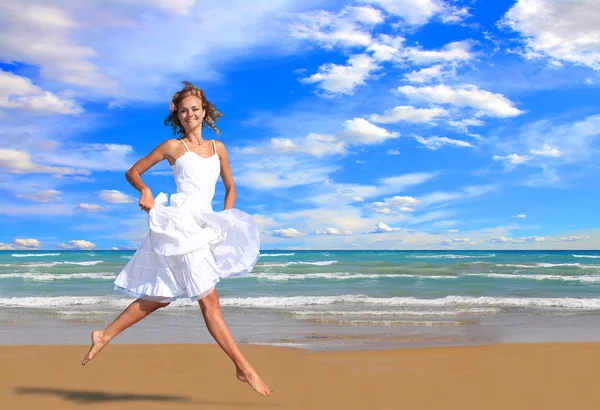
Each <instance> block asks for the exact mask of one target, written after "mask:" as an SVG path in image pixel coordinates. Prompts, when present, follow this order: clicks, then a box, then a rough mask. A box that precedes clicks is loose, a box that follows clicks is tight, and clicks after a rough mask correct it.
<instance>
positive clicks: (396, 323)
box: [314, 319, 467, 326]
mask: <svg viewBox="0 0 600 410" xmlns="http://www.w3.org/2000/svg"><path fill="white" fill-rule="evenodd" d="M314 321H315V322H316V323H324V324H328V323H331V324H334V325H350V326H359V325H363V326H365V325H367V326H464V325H466V324H467V323H465V322H461V321H454V320H445V321H443V320H337V319H333V320H329V319H316V320H314Z"/></svg>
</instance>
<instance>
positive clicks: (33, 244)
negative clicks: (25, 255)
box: [13, 239, 42, 249]
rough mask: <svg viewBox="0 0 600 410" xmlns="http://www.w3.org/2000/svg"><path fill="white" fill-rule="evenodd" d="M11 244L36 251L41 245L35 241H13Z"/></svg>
mask: <svg viewBox="0 0 600 410" xmlns="http://www.w3.org/2000/svg"><path fill="white" fill-rule="evenodd" d="M13 242H14V244H15V245H16V246H17V247H20V248H30V249H38V248H41V247H42V243H41V242H40V241H38V240H37V239H15V240H14V241H13Z"/></svg>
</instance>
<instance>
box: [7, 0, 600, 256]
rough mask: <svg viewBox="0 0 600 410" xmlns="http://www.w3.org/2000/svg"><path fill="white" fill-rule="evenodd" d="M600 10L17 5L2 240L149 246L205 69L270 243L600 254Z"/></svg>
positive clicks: (191, 2)
mask: <svg viewBox="0 0 600 410" xmlns="http://www.w3.org/2000/svg"><path fill="white" fill-rule="evenodd" d="M594 3H596V1H595V0H518V1H504V0H497V1H493V2H490V1H481V0H471V1H460V0H457V1H452V0H358V1H354V2H349V1H346V2H339V1H316V0H303V1H297V0H254V1H252V2H249V1H245V0H225V1H220V2H212V1H211V2H206V1H202V2H201V1H195V0H144V1H142V0H89V1H86V2H73V1H71V0H44V1H36V0H18V1H13V0H8V1H7V0H4V1H3V12H2V14H1V15H0V84H1V87H0V249H1V250H18V249H29V250H32V249H135V248H136V247H137V246H139V244H140V243H141V241H142V240H143V239H144V237H145V236H146V234H147V232H148V227H147V214H146V213H145V212H143V211H141V210H140V208H139V206H138V205H137V201H138V198H139V193H138V192H137V191H136V190H135V189H134V188H133V187H131V186H130V185H129V183H128V182H127V181H126V179H125V172H126V171H127V170H128V169H129V168H130V167H131V166H132V165H133V164H134V163H135V162H136V161H137V160H139V159H140V158H142V157H143V156H145V155H147V154H148V153H149V152H150V151H151V150H152V149H153V148H154V147H156V146H157V145H159V144H160V143H161V142H163V141H165V140H167V139H169V138H173V137H174V136H173V134H172V132H171V129H170V128H169V127H165V126H164V125H163V121H164V118H165V117H166V115H167V114H168V106H169V101H170V99H171V97H172V95H173V93H174V92H176V91H178V90H179V89H180V88H181V82H182V81H184V80H187V81H192V82H193V83H194V84H195V85H197V86H198V87H200V88H202V89H203V90H204V91H205V93H206V96H207V98H208V99H209V100H210V101H211V102H212V103H214V104H215V105H216V107H217V109H218V110H219V111H221V112H223V113H224V114H225V116H224V117H222V118H220V119H219V122H218V125H219V128H220V129H221V131H222V134H220V135H216V134H215V133H214V132H211V131H209V130H208V129H205V131H204V132H203V138H205V139H210V138H216V139H218V140H220V141H222V142H223V143H224V144H225V146H226V148H227V151H228V153H229V161H230V165H231V168H232V172H233V178H234V181H235V186H236V190H237V200H236V203H235V207H236V208H238V209H241V210H243V211H245V212H247V213H248V214H250V215H252V216H253V218H254V220H255V221H256V222H257V224H258V226H259V228H260V232H261V249H263V250H269V249H332V250H333V249H355V250H360V249H400V250H402V249H410V250H419V249H423V250H427V249H454V250H471V249H473V250H474V249H498V250H502V249H523V250H528V249H530V250H534V249H600V217H599V216H598V202H599V200H600V189H599V188H600V178H599V177H598V176H599V175H600V173H599V171H600V161H599V159H598V158H599V156H598V155H599V153H600V102H599V101H600V98H598V97H599V96H600V93H599V91H600V24H598V22H600V8H599V7H597V4H594ZM142 178H143V180H144V181H145V183H146V184H147V185H148V186H149V187H150V188H151V190H152V192H153V193H154V195H155V196H156V195H157V194H158V193H160V192H165V193H167V194H171V193H174V192H175V184H174V181H173V176H172V173H171V171H170V169H169V166H168V163H167V162H166V161H162V162H160V163H159V164H157V165H156V166H155V167H153V168H152V169H150V170H149V171H148V172H147V173H145V174H143V176H142ZM224 195H225V190H224V187H223V184H222V181H219V182H218V184H217V191H216V194H215V198H214V201H213V209H214V210H215V211H220V210H222V209H223V201H224Z"/></svg>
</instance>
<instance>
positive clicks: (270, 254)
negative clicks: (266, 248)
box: [260, 253, 295, 258]
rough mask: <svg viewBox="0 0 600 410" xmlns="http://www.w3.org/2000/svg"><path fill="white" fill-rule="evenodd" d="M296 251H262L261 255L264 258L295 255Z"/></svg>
mask: <svg viewBox="0 0 600 410" xmlns="http://www.w3.org/2000/svg"><path fill="white" fill-rule="evenodd" d="M294 255H295V253H261V254H260V257H261V258H264V257H267V256H294Z"/></svg>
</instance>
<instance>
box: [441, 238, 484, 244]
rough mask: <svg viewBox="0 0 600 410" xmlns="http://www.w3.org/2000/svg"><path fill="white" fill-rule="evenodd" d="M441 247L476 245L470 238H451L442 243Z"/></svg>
mask: <svg viewBox="0 0 600 410" xmlns="http://www.w3.org/2000/svg"><path fill="white" fill-rule="evenodd" d="M442 245H451V246H453V245H476V243H475V241H472V240H471V239H470V238H453V239H450V240H448V241H443V242H442Z"/></svg>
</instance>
